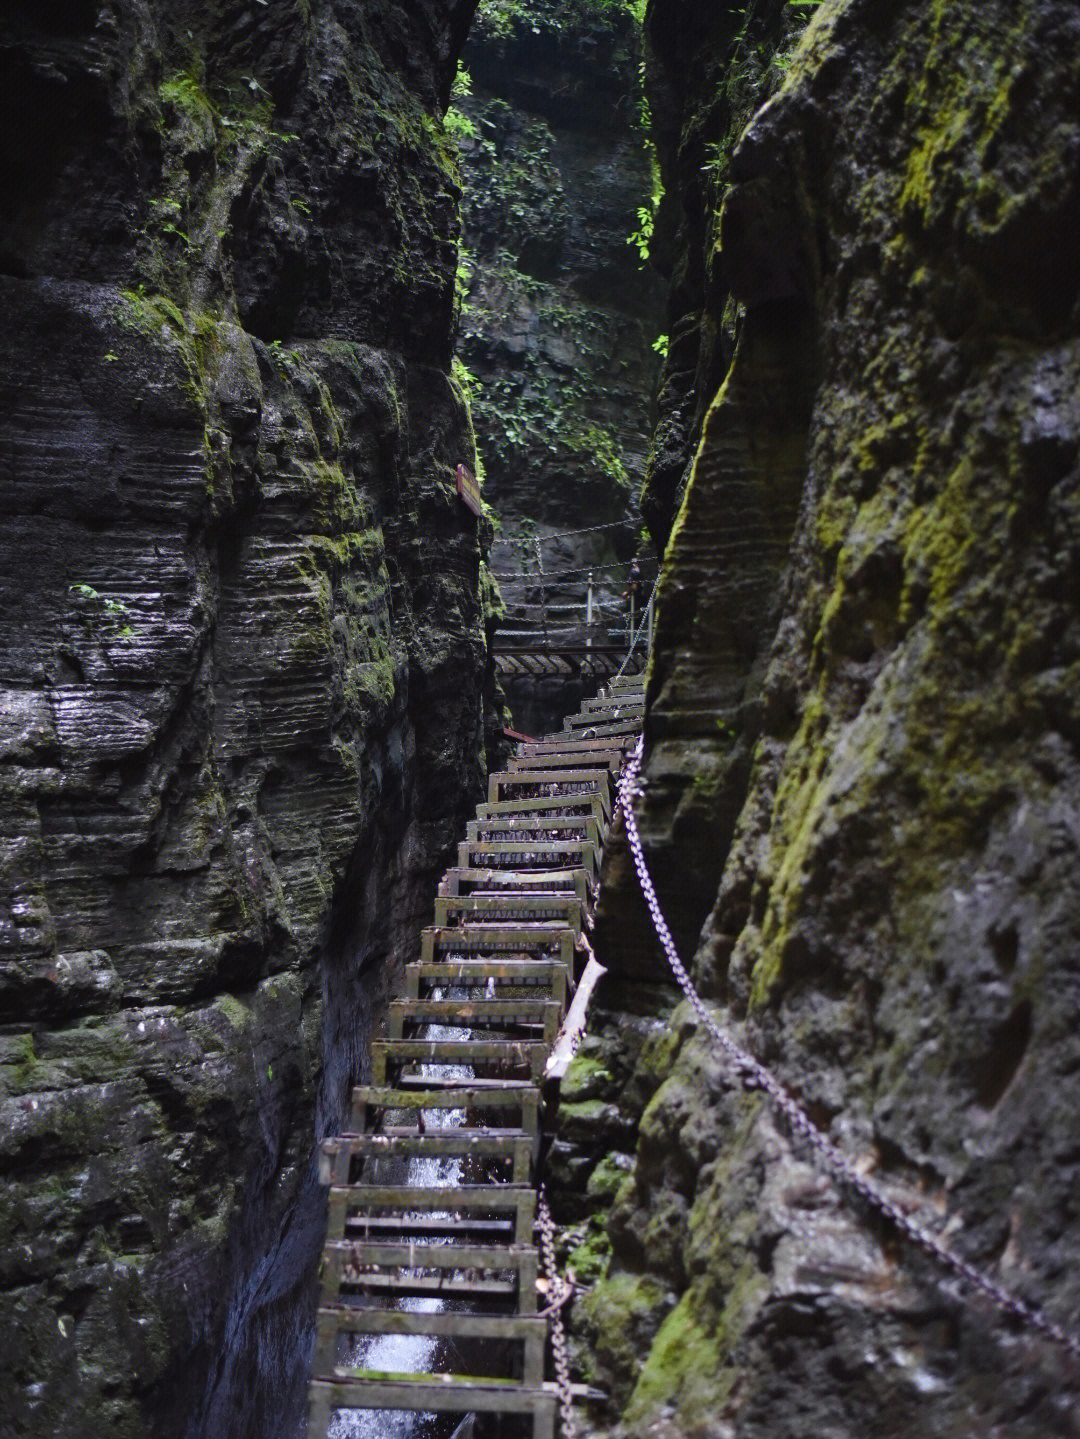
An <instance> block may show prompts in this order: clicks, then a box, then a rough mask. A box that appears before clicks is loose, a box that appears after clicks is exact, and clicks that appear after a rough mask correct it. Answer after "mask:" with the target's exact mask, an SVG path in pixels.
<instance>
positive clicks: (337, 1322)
mask: <svg viewBox="0 0 1080 1439" xmlns="http://www.w3.org/2000/svg"><path fill="white" fill-rule="evenodd" d="M359 1334H368V1335H378V1334H422V1335H430V1336H432V1337H434V1338H445V1339H481V1340H482V1339H489V1340H491V1341H492V1342H496V1343H498V1344H500V1345H503V1344H506V1343H515V1344H520V1346H521V1380H520V1382H521V1383H523V1384H525V1385H527V1386H535V1385H538V1384H541V1383H543V1379H544V1346H545V1344H546V1342H547V1320H546V1319H544V1318H542V1317H540V1316H539V1315H519V1314H453V1313H450V1314H448V1313H447V1312H446V1311H445V1310H440V1311H439V1312H438V1313H435V1314H432V1313H426V1312H423V1313H415V1312H413V1311H412V1310H404V1309H356V1308H353V1307H352V1306H349V1305H330V1306H326V1307H324V1308H321V1309H320V1310H319V1316H318V1323H317V1328H316V1339H315V1360H314V1363H313V1366H312V1373H313V1374H314V1376H315V1377H316V1378H327V1379H329V1378H333V1377H334V1375H335V1373H336V1371H337V1369H338V1367H339V1366H338V1364H337V1353H338V1350H339V1347H340V1338H341V1336H342V1335H359ZM440 1347H441V1349H442V1350H444V1351H449V1352H450V1353H451V1354H452V1353H453V1349H452V1346H445V1345H444V1346H440ZM438 1372H440V1373H445V1372H447V1371H446V1369H445V1368H444V1369H442V1370H440V1371H438ZM450 1372H453V1371H452V1370H451V1371H450Z"/></svg>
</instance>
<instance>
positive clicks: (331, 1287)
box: [321, 1271, 518, 1302]
mask: <svg viewBox="0 0 1080 1439" xmlns="http://www.w3.org/2000/svg"><path fill="white" fill-rule="evenodd" d="M342 1289H346V1290H353V1289H359V1290H364V1291H367V1292H368V1293H373V1294H383V1295H385V1296H386V1298H387V1299H388V1300H389V1301H390V1302H396V1301H397V1300H398V1299H424V1298H456V1299H469V1298H471V1299H485V1300H487V1299H506V1300H509V1301H511V1302H515V1301H516V1300H517V1297H518V1285H517V1282H516V1281H515V1280H513V1279H458V1278H455V1277H454V1275H452V1274H413V1273H406V1274H397V1273H389V1272H387V1271H383V1272H377V1271H372V1272H371V1273H369V1274H348V1273H346V1274H342V1275H340V1276H333V1277H331V1276H330V1275H328V1274H327V1273H326V1272H325V1271H324V1273H323V1288H322V1291H321V1295H322V1297H323V1298H327V1299H331V1298H336V1297H337V1295H338V1294H340V1293H341V1290H342Z"/></svg>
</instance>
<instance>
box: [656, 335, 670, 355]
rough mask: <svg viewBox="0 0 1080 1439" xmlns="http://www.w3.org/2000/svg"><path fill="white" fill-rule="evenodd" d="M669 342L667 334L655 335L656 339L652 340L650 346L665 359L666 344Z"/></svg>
mask: <svg viewBox="0 0 1080 1439" xmlns="http://www.w3.org/2000/svg"><path fill="white" fill-rule="evenodd" d="M669 344H670V337H669V336H667V335H657V337H656V339H655V340H654V341H653V342H652V347H653V349H654V351H655V352H656V353H657V354H658V355H662V356H663V358H664V359H665V360H666V359H667V353H668V345H669Z"/></svg>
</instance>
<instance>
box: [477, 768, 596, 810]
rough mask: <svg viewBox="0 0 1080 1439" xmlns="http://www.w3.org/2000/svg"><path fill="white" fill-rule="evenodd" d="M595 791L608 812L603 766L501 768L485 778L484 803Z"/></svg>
mask: <svg viewBox="0 0 1080 1439" xmlns="http://www.w3.org/2000/svg"><path fill="white" fill-rule="evenodd" d="M579 794H582V795H587V794H596V795H599V796H600V801H601V803H602V804H603V806H604V815H605V818H610V815H611V775H610V774H609V773H608V771H607V770H606V769H588V768H582V769H546V770H544V769H537V770H529V771H528V772H527V773H515V772H514V771H513V770H502V771H500V772H499V773H498V774H493V775H491V776H490V777H489V779H488V802H489V803H490V804H497V803H499V802H500V801H505V800H514V799H556V798H557V799H559V800H562V799H564V798H570V797H572V796H575V795H579Z"/></svg>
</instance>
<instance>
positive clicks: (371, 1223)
mask: <svg viewBox="0 0 1080 1439" xmlns="http://www.w3.org/2000/svg"><path fill="white" fill-rule="evenodd" d="M405 1237H408V1238H409V1239H413V1240H417V1241H422V1240H428V1239H440V1240H442V1239H449V1240H453V1241H454V1242H455V1243H459V1242H460V1243H462V1244H468V1243H469V1242H470V1241H471V1240H476V1241H477V1243H480V1244H512V1243H513V1240H514V1221H513V1220H512V1219H469V1218H468V1216H461V1215H459V1216H457V1217H456V1218H454V1219H437V1218H434V1217H432V1216H430V1215H425V1214H407V1215H390V1216H389V1217H383V1216H379V1215H370V1214H368V1215H364V1216H363V1217H362V1218H359V1217H357V1218H352V1219H347V1220H346V1221H345V1238H346V1239H352V1238H355V1239H402V1238H405Z"/></svg>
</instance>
